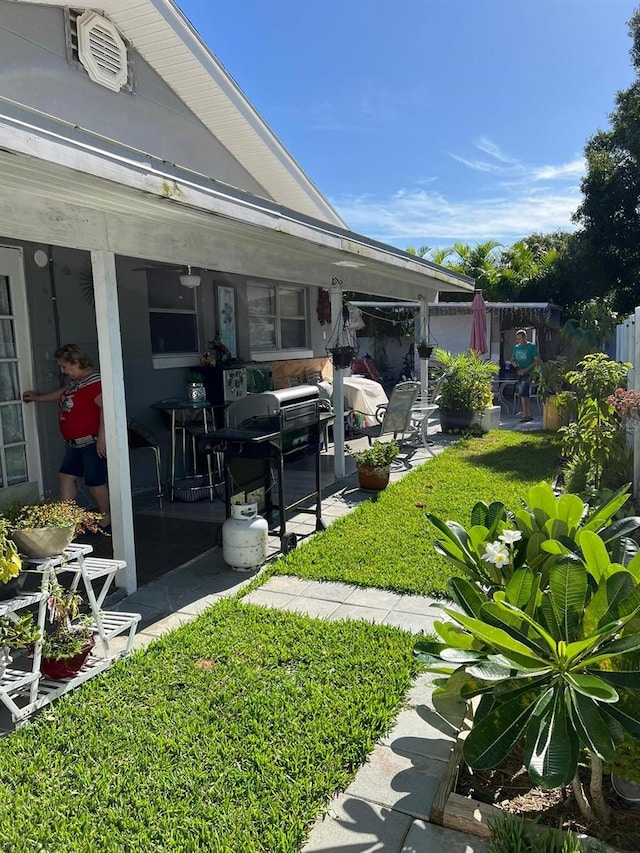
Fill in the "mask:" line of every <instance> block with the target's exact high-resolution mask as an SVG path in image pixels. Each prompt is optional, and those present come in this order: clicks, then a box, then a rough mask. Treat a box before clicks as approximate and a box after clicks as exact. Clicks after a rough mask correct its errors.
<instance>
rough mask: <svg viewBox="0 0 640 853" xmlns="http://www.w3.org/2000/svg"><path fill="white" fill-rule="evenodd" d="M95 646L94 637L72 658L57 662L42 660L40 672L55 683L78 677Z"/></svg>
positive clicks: (50, 659) (49, 659) (47, 659)
mask: <svg viewBox="0 0 640 853" xmlns="http://www.w3.org/2000/svg"><path fill="white" fill-rule="evenodd" d="M94 645H95V640H94V639H93V637H92V638H91V639H90V640H89V641H88V642H87V645H86V646H85V647H84V648H83V649H82V650H81V651H79V652H78V654H77V655H74V657H72V658H63V659H62V660H55V659H53V658H44V657H43V658H42V660H41V661H40V670H41V672H42V674H43V675H46V676H47V677H48V678H52V679H53V680H54V681H62V680H63V679H65V678H73V676H74V675H77V674H78V673H79V672H80V670H81V669H82V667H83V666H84V664H85V661H86V659H87V658H88V657H89V654H90V653H91V649H92V648H93V647H94Z"/></svg>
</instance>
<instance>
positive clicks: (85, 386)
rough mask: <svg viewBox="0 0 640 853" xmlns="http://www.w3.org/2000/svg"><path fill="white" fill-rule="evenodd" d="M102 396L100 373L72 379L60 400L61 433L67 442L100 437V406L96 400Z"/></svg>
mask: <svg viewBox="0 0 640 853" xmlns="http://www.w3.org/2000/svg"><path fill="white" fill-rule="evenodd" d="M101 394H102V383H101V382H100V374H99V373H89V374H87V376H83V377H82V378H80V379H72V380H71V382H69V384H68V385H67V387H66V388H65V389H64V392H63V394H62V396H61V397H60V399H59V400H58V415H59V418H60V432H61V433H62V437H63V438H64V440H65V441H73V440H77V439H79V438H85V436H88V435H93V436H97V435H98V430H99V429H100V406H98V404H97V403H96V398H97V397H99V396H100V395H101Z"/></svg>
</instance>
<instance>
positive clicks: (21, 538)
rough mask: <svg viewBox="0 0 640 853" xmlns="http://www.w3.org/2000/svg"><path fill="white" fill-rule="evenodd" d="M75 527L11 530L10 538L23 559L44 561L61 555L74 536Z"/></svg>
mask: <svg viewBox="0 0 640 853" xmlns="http://www.w3.org/2000/svg"><path fill="white" fill-rule="evenodd" d="M75 532H76V531H75V527H38V528H34V529H32V530H30V529H27V528H25V529H21V530H13V531H12V532H11V538H12V539H13V541H14V542H15V543H16V545H17V546H18V551H19V552H20V553H21V554H24V556H25V557H32V558H33V559H36V560H45V559H46V558H47V557H56V556H57V555H58V554H62V552H63V551H64V549H65V548H67V547H68V546H69V545H70V544H71V541H72V539H73V537H74V535H75Z"/></svg>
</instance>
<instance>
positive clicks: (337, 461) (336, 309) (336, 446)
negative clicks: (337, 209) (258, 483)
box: [331, 278, 346, 480]
mask: <svg viewBox="0 0 640 853" xmlns="http://www.w3.org/2000/svg"><path fill="white" fill-rule="evenodd" d="M331 322H332V324H333V326H334V328H338V329H339V328H340V323H341V322H342V282H341V281H340V279H338V278H334V279H333V280H332V282H331ZM342 379H343V372H342V370H336V368H335V366H334V368H333V401H332V402H333V414H334V421H333V452H334V457H333V467H334V473H335V478H336V480H343V479H344V477H345V474H346V468H345V458H344V384H343V382H342Z"/></svg>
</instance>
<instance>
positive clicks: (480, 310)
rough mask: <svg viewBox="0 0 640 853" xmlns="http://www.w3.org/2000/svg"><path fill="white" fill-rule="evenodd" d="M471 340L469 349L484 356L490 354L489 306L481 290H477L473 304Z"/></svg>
mask: <svg viewBox="0 0 640 853" xmlns="http://www.w3.org/2000/svg"><path fill="white" fill-rule="evenodd" d="M471 311H472V316H471V339H470V341H469V349H470V350H473V351H474V352H477V353H480V354H481V355H484V353H486V352H489V347H488V346H487V306H486V304H485V301H484V298H483V296H482V291H481V290H476V293H475V296H474V297H473V302H472V303H471Z"/></svg>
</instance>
